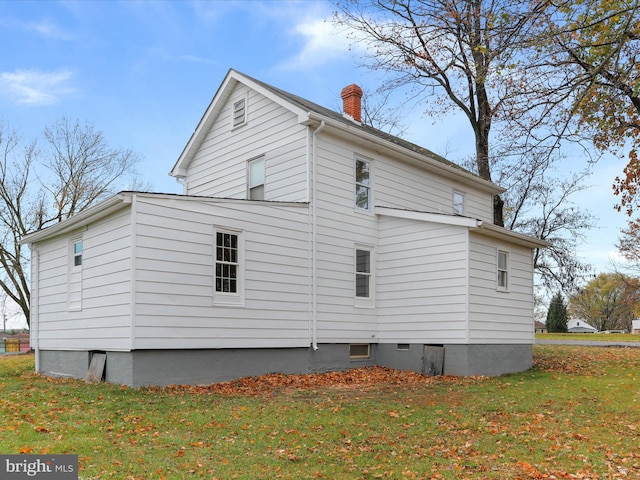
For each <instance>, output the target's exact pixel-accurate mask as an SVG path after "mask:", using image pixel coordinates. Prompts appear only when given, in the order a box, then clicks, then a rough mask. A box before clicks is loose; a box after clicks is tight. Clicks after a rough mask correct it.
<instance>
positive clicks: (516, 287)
mask: <svg viewBox="0 0 640 480" xmlns="http://www.w3.org/2000/svg"><path fill="white" fill-rule="evenodd" d="M506 249H507V245H506V244H503V243H499V242H497V241H495V240H492V239H490V238H489V237H486V236H482V235H478V234H472V235H471V244H470V257H471V258H470V263H469V275H470V287H469V292H470V295H469V310H470V311H469V331H470V341H471V342H472V343H531V342H532V341H533V327H532V325H533V268H532V265H531V263H532V262H531V249H529V248H525V247H518V246H516V245H509V250H508V251H509V255H508V257H509V279H508V282H509V294H508V295H505V293H504V292H500V291H497V290H496V265H497V264H498V260H497V255H498V252H499V251H506Z"/></svg>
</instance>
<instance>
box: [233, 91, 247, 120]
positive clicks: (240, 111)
mask: <svg viewBox="0 0 640 480" xmlns="http://www.w3.org/2000/svg"><path fill="white" fill-rule="evenodd" d="M245 123H247V99H246V98H243V99H241V100H238V101H237V102H234V104H233V126H234V127H239V126H240V125H244V124H245Z"/></svg>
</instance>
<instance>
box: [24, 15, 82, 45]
mask: <svg viewBox="0 0 640 480" xmlns="http://www.w3.org/2000/svg"><path fill="white" fill-rule="evenodd" d="M28 28H30V29H32V30H34V31H35V32H37V33H38V34H40V35H42V36H43V37H46V38H51V39H54V40H73V35H72V34H70V33H69V32H67V31H66V30H64V29H63V28H61V27H60V26H58V25H56V24H55V23H53V22H52V21H50V20H46V19H45V20H41V21H39V22H35V23H30V24H29V25H28Z"/></svg>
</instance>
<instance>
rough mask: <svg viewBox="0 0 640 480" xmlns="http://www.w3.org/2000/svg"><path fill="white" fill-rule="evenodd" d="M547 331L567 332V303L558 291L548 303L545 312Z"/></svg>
mask: <svg viewBox="0 0 640 480" xmlns="http://www.w3.org/2000/svg"><path fill="white" fill-rule="evenodd" d="M547 331H548V332H549V333H566V332H567V305H566V304H565V303H564V298H562V294H561V293H560V292H558V293H556V294H555V295H554V296H553V298H552V299H551V303H550V304H549V311H548V312H547Z"/></svg>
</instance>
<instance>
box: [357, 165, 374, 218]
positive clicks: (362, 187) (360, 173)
mask: <svg viewBox="0 0 640 480" xmlns="http://www.w3.org/2000/svg"><path fill="white" fill-rule="evenodd" d="M355 190H356V192H355V198H356V208H360V209H362V210H371V164H370V163H369V162H367V161H366V160H360V159H356V174H355Z"/></svg>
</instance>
